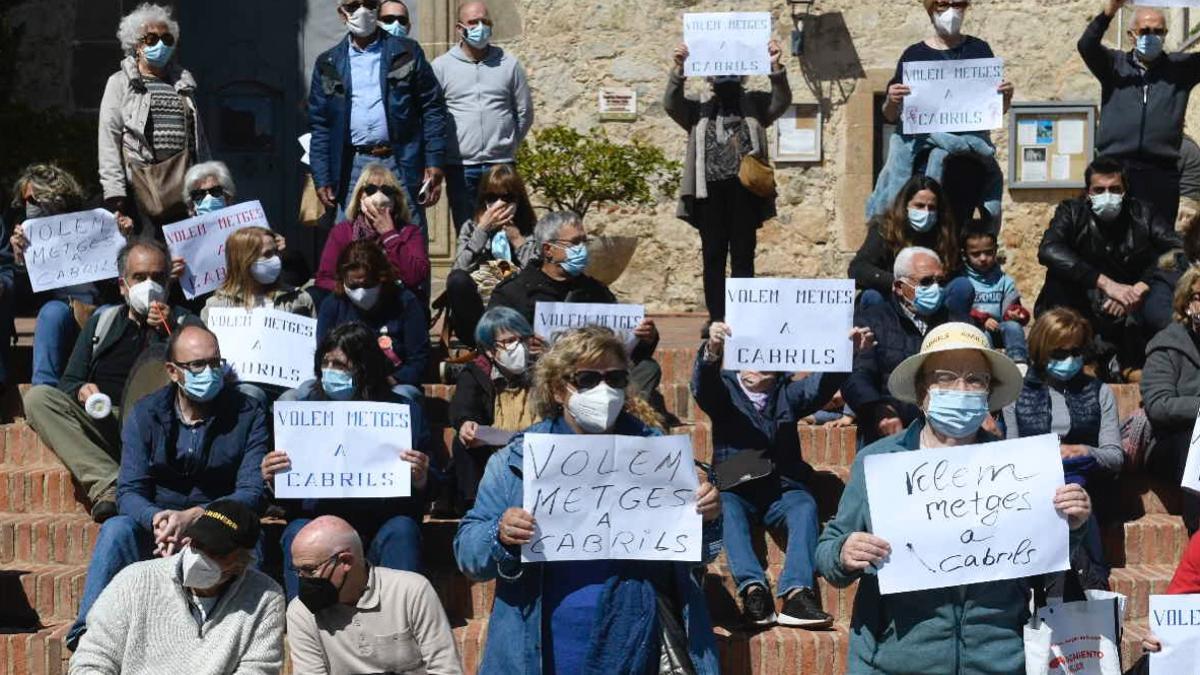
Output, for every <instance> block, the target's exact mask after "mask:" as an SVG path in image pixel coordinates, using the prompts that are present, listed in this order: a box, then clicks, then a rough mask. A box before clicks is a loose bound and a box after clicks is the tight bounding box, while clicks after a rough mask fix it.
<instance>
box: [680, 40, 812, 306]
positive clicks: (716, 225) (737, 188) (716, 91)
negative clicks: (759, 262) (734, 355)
mask: <svg viewBox="0 0 1200 675" xmlns="http://www.w3.org/2000/svg"><path fill="white" fill-rule="evenodd" d="M767 50H768V52H769V53H770V55H771V75H770V80H771V92H770V93H767V92H760V91H747V90H746V88H745V79H744V78H742V77H739V76H736V75H733V76H730V75H720V76H717V77H711V78H708V81H709V83H710V84H711V85H712V93H713V96H712V97H711V98H708V99H707V100H705V101H699V100H697V99H693V98H688V97H687V96H685V95H684V88H685V85H686V78H685V77H684V75H683V65H684V63H685V62H686V61H687V58H688V48H687V45H685V44H682V43H681V44H679V45H678V46H677V47H675V67H674V68H673V69H672V70H671V74H670V77H669V79H668V80H667V92H666V96H665V98H664V101H663V108H664V109H665V110H666V112H667V115H669V116H670V117H671V119H673V120H675V123H676V124H678V125H679V126H681V127H683V129H684V130H685V131H687V132H688V144H687V155H686V158H687V159H686V163H685V165H684V169H683V185H682V187H681V189H680V192H679V207H678V209H677V210H676V213H675V215H676V216H678V217H679V218H681V219H683V220H685V221H687V222H688V224H689V225H691V226H692V227H694V228H696V229H698V230H699V231H700V248H701V257H702V261H703V265H704V304H705V306H706V307H707V308H708V317H709V319H710V320H712V321H720V320H722V319H724V318H725V261H726V259H728V260H729V263H730V269H731V275H730V276H733V277H735V278H742V277H753V276H754V249H755V247H756V246H757V245H758V228H760V227H762V224H763V222H764V221H766V220H767V219H769V218H773V217H774V216H775V194H774V189H773V186H772V189H771V191H770V193H767V192H765V191H764V190H761V189H760V187H758V186H756V187H755V189H756V190H759V193H756V192H751V191H750V188H749V186H747V185H745V184H743V183H742V180H741V178H740V177H739V172H740V169H741V167H742V165H743V164H744V163H745V162H746V161H750V162H753V161H754V160H755V159H757V160H758V161H759V162H762V163H765V162H767V146H768V143H767V131H766V130H767V127H769V126H771V125H772V124H774V123H775V120H777V119H779V118H780V117H782V116H783V113H785V112H786V111H787V109H788V106H790V105H791V104H792V90H791V87H789V86H788V80H787V71H785V70H784V69H783V63H782V62H781V61H780V57H781V55H782V52H781V51H780V49H779V44H778V43H777V42H775V41H774V40H772V41H771V42H770V43H769V44H768V46H767ZM747 158H750V159H749V160H747Z"/></svg>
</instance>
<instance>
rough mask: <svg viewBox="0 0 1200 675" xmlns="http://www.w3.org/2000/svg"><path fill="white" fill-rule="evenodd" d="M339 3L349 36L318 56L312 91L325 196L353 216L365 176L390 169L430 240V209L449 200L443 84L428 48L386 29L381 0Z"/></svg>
mask: <svg viewBox="0 0 1200 675" xmlns="http://www.w3.org/2000/svg"><path fill="white" fill-rule="evenodd" d="M337 3H338V6H337V14H338V18H339V19H341V21H342V23H344V24H346V30H347V31H348V33H349V35H348V37H347V38H346V39H345V40H344V41H339V43H338V44H335V45H334V46H333V47H331V48H330V49H329V50H328V51H326V52H324V53H323V54H321V55H320V56H318V57H317V62H316V65H315V66H314V67H313V74H312V84H311V85H310V87H309V90H308V121H309V127H310V130H311V132H312V140H311V142H310V145H309V149H310V152H309V158H310V160H311V162H310V166H311V167H312V173H313V182H314V183H315V184H316V187H317V197H318V198H319V199H320V200H321V203H322V204H324V205H325V207H326V208H332V207H334V206H335V205H336V204H341V205H342V206H343V207H345V208H346V209H347V212H348V211H349V208H350V205H351V203H352V201H351V200H350V199H349V197H350V192H351V188H353V187H354V186H356V185H358V183H359V175H360V174H361V173H362V172H363V170H364V169H365V168H366V167H367V165H368V164H372V163H379V164H382V165H383V167H384V168H385V169H386V170H387V171H389V172H391V173H392V174H393V175H394V176H395V177H396V179H397V180H398V181H399V182H400V183H401V184H402V185H403V186H404V189H405V190H406V191H407V193H408V194H407V199H408V203H409V205H411V208H412V210H413V211H412V223H414V224H416V225H417V226H419V227H420V228H421V231H422V233H423V235H424V238H425V239H428V232H427V227H426V222H425V217H424V207H426V206H433V205H434V204H436V203H437V201H438V199H439V198H440V197H441V183H442V177H443V176H442V165H443V163H444V161H445V153H446V131H447V126H446V125H447V118H446V103H445V101H443V100H442V90H441V87H439V86H438V82H437V78H435V77H434V76H433V69H432V68H430V66H429V61H427V60H426V58H425V52H424V51H423V50H422V49H421V46H420V45H418V44H417V43H416V42H414V41H413V40H411V39H409V38H407V37H394V36H392V35H391V34H390V33H388V32H387V31H384V30H381V29H380V28H379V0H337ZM347 76H349V79H348V81H347V79H346V78H347ZM347 215H349V213H347ZM351 218H352V219H353V216H351Z"/></svg>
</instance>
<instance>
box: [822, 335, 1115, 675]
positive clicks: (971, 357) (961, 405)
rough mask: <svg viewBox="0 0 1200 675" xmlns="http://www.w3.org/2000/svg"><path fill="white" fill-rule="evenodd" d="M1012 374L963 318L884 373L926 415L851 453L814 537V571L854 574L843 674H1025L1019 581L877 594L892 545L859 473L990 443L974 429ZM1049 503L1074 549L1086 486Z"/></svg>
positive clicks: (1011, 391) (1010, 387)
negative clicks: (883, 460) (933, 451)
mask: <svg viewBox="0 0 1200 675" xmlns="http://www.w3.org/2000/svg"><path fill="white" fill-rule="evenodd" d="M1021 381H1022V378H1021V373H1020V371H1018V370H1017V366H1016V364H1014V363H1013V362H1012V361H1010V360H1009V359H1008V357H1006V356H1004V355H1002V354H1000V353H999V352H996V351H993V350H991V349H989V348H988V340H987V338H986V337H985V336H984V334H983V333H982V332H981V331H980V330H979V329H978V328H976V327H974V326H972V325H969V324H965V323H946V324H942V325H941V326H938V327H937V328H935V329H934V330H932V331H930V332H929V334H928V335H927V336H925V341H924V342H923V343H922V345H921V351H920V353H918V354H916V355H914V356H911V357H909V358H908V359H905V360H904V361H903V362H902V363H901V364H900V365H899V366H897V367H896V369H895V370H893V371H892V375H891V377H890V378H889V381H888V387H889V388H890V390H891V392H892V394H893V395H894V396H895V397H896V398H898V399H900V400H903V401H907V402H910V403H913V404H916V405H919V406H920V407H921V410H922V412H924V415H925V420H920V419H918V420H917V421H915V422H913V423H912V424H911V425H909V427H908V429H907V430H905V431H904V432H902V433H899V434H895V435H893V436H889V437H887V438H884V439H881V440H879V441H877V442H875V443H872V444H871V445H869V446H867V447H866V448H864V449H863V450H862V451H861V452H860V453H859V454H858V457H857V458H856V459H855V461H854V468H853V469H852V470H851V475H850V482H849V484H848V485H847V486H846V490H845V493H844V494H843V495H842V500H841V503H840V504H839V505H838V512H837V515H836V516H834V518H833V520H832V521H830V523H829V524H828V525H827V526H826V528H825V531H824V532H823V533H822V534H821V538H820V540H819V541H818V543H817V569H818V570H819V571H820V573H821V575H822V576H823V577H825V579H826V580H828V581H829V582H830V583H832V584H833V585H835V586H838V587H844V586H848V585H850V584H851V583H853V582H855V581H859V580H861V583H859V586H858V593H857V595H856V597H855V600H854V612H853V615H852V616H851V619H850V625H851V636H850V658H849V662H850V663H849V668H848V669H847V672H848V673H850V674H851V675H855V674H859V673H890V674H899V673H947V672H960V673H1019V672H1024V667H1025V649H1024V643H1023V641H1022V636H1021V629H1022V627H1023V626H1024V624H1025V622H1026V621H1027V620H1028V605H1029V597H1030V589H1031V587H1030V583H1029V581H1028V580H1027V579H1012V580H1005V581H993V582H987V583H979V584H972V585H970V586H952V587H949V588H940V589H932V590H923V591H914V592H909V593H900V594H895V595H888V596H881V595H880V592H879V581H878V578H877V577H876V576H875V574H874V569H875V568H876V565H877V563H879V561H881V560H883V559H884V558H886V557H887V556H888V555H889V554H890V553H891V546H890V545H889V543H888V542H887V541H885V540H883V539H881V538H880V537H876V536H874V535H872V534H871V533H870V530H871V523H870V515H869V510H868V506H867V491H866V486H865V478H864V475H863V458H864V457H867V456H869V455H879V454H886V453H893V452H912V451H920V450H922V449H926V448H949V447H955V446H963V445H973V444H977V443H986V442H990V441H995V440H998V439H997V438H996V437H995V436H992V435H991V434H989V433H987V432H985V431H982V430H981V429H980V426H981V425H982V424H983V422H984V420H985V419H986V418H987V417H988V415H989V411H991V410H999V409H1001V408H1003V407H1004V406H1005V405H1008V404H1009V403H1011V402H1013V401H1014V400H1016V398H1017V396H1018V394H1019V393H1020V391H1021ZM926 422H928V423H926ZM1054 506H1055V509H1056V510H1057V511H1058V512H1059V513H1060V514H1062V515H1063V516H1065V517H1066V518H1067V519H1068V522H1069V524H1070V528H1071V546H1072V548H1074V547H1077V546H1078V545H1079V544H1080V543H1081V542H1082V538H1083V534H1084V531H1085V525H1086V523H1087V520H1088V516H1089V515H1091V510H1092V506H1091V502H1090V501H1089V499H1088V495H1087V492H1085V491H1084V490H1083V488H1081V487H1079V486H1078V485H1074V484H1071V485H1065V486H1062V487H1060V488H1058V490H1057V492H1056V493H1055V495H1054Z"/></svg>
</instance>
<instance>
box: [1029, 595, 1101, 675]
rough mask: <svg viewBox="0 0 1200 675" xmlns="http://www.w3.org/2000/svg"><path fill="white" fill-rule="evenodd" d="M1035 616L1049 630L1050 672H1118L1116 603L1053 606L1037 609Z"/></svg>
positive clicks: (1094, 674)
mask: <svg viewBox="0 0 1200 675" xmlns="http://www.w3.org/2000/svg"><path fill="white" fill-rule="evenodd" d="M1037 616H1038V619H1040V620H1041V621H1044V622H1045V623H1046V625H1047V626H1049V627H1050V654H1049V656H1048V659H1047V661H1046V665H1047V666H1048V667H1049V672H1050V673H1055V674H1056V675H1057V674H1058V673H1071V675H1107V674H1108V673H1114V674H1115V673H1120V672H1121V649H1120V644H1121V643H1120V640H1119V639H1118V637H1117V635H1118V633H1119V627H1120V618H1119V615H1118V602H1117V600H1115V599H1108V600H1088V601H1081V602H1065V603H1064V602H1059V603H1052V604H1049V605H1047V606H1045V607H1041V608H1039V609H1038V613H1037ZM1035 672H1036V671H1035Z"/></svg>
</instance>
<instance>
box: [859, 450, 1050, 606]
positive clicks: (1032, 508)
mask: <svg viewBox="0 0 1200 675" xmlns="http://www.w3.org/2000/svg"><path fill="white" fill-rule="evenodd" d="M1058 446H1059V443H1058V437H1057V436H1054V435H1053V434H1047V435H1045V436H1035V437H1032V438H1020V439H1015V440H1010V441H997V442H995V443H984V444H980V445H973V446H963V447H957V448H945V449H923V450H918V451H915V452H896V453H891V454H886V455H870V456H867V457H866V459H865V460H864V462H863V467H864V470H865V472H866V485H867V497H868V502H869V505H870V509H871V532H872V534H874V535H876V536H878V537H882V538H883V539H885V540H886V541H887V542H888V543H890V544H891V546H892V553H891V555H890V556H888V558H887V559H886V560H885V561H884V562H883V563H882V564H881V565H880V567H879V572H878V574H879V591H880V593H884V594H889V593H904V592H907V591H920V590H925V589H929V588H943V587H946V586H961V585H966V584H974V583H979V582H984V581H998V580H1001V579H1016V578H1019V577H1027V576H1032V575H1035V574H1044V573H1046V572H1060V571H1062V570H1065V569H1067V567H1068V560H1067V548H1068V534H1069V528H1068V525H1067V520H1066V518H1064V517H1063V516H1060V515H1059V514H1058V512H1057V511H1056V510H1055V509H1054V492H1055V490H1057V489H1058V487H1059V486H1061V485H1062V484H1063V470H1062V458H1061V456H1060V455H1059V448H1058Z"/></svg>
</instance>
